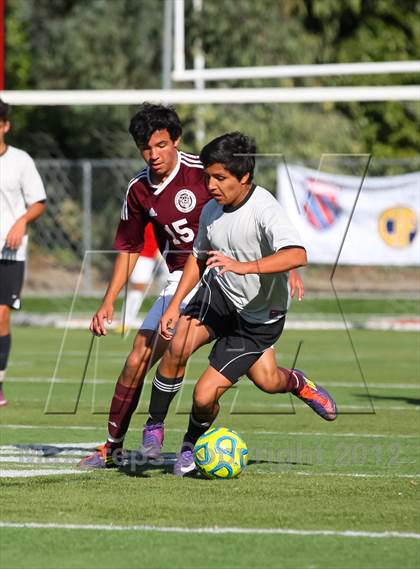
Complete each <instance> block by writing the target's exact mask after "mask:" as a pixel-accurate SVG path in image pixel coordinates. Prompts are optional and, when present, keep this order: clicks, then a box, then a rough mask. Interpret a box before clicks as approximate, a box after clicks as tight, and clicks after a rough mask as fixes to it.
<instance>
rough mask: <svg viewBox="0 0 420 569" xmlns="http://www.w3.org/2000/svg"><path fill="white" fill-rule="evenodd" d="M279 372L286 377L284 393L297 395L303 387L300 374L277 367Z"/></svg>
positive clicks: (303, 383) (303, 382)
mask: <svg viewBox="0 0 420 569" xmlns="http://www.w3.org/2000/svg"><path fill="white" fill-rule="evenodd" d="M279 370H280V371H282V372H283V373H285V374H286V376H287V379H286V385H285V388H284V393H289V392H290V393H298V392H299V391H300V390H301V389H302V387H303V386H304V385H305V381H304V379H303V377H302V374H301V373H299V372H298V371H296V370H294V369H288V368H285V367H279Z"/></svg>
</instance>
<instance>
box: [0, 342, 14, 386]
mask: <svg viewBox="0 0 420 569" xmlns="http://www.w3.org/2000/svg"><path fill="white" fill-rule="evenodd" d="M11 345H12V336H11V335H10V334H7V336H0V372H1V371H4V370H5V369H6V367H7V360H8V359H9V353H10V347H11ZM0 375H3V374H0ZM0 384H1V380H0Z"/></svg>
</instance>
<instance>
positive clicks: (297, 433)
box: [169, 429, 420, 439]
mask: <svg viewBox="0 0 420 569" xmlns="http://www.w3.org/2000/svg"><path fill="white" fill-rule="evenodd" d="M169 430H170V429H169ZM242 432H243V433H246V432H249V431H242ZM253 434H254V435H283V436H284V435H292V436H294V437H295V436H296V437H327V438H330V437H359V438H365V437H366V438H369V439H420V435H384V434H378V435H373V434H371V433H316V432H311V431H308V432H306V433H305V432H304V431H288V432H287V431H253Z"/></svg>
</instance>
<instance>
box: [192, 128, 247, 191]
mask: <svg viewBox="0 0 420 569" xmlns="http://www.w3.org/2000/svg"><path fill="white" fill-rule="evenodd" d="M256 150H257V147H256V144H255V141H254V140H253V139H252V138H249V137H248V136H245V135H244V134H242V133H241V132H229V133H227V134H223V135H222V136H218V137H217V138H215V139H214V140H212V141H211V142H209V143H208V144H206V146H205V147H204V148H203V149H202V151H201V152H200V160H201V162H202V163H203V165H204V168H207V166H211V165H212V164H222V166H223V167H224V168H226V170H228V171H229V172H230V173H231V174H233V175H234V176H235V178H237V179H238V180H241V179H242V178H243V176H245V174H247V173H248V172H249V181H251V180H252V178H253V176H254V168H255V152H256Z"/></svg>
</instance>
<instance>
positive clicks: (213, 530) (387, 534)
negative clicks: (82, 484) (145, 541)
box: [0, 522, 420, 539]
mask: <svg viewBox="0 0 420 569" xmlns="http://www.w3.org/2000/svg"><path fill="white" fill-rule="evenodd" d="M0 527H1V528H16V529H65V530H94V531H140V532H141V531H143V532H159V533H185V534H191V533H201V534H277V535H279V534H280V535H296V536H324V537H365V538H373V539H389V538H399V539H420V533H408V532H399V531H384V532H373V531H354V530H345V531H339V530H328V529H324V530H303V529H290V528H239V527H207V528H206V527H203V528H197V527H177V526H172V527H165V526H149V525H124V526H123V525H112V524H109V525H106V524H56V523H32V522H22V523H13V522H0Z"/></svg>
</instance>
